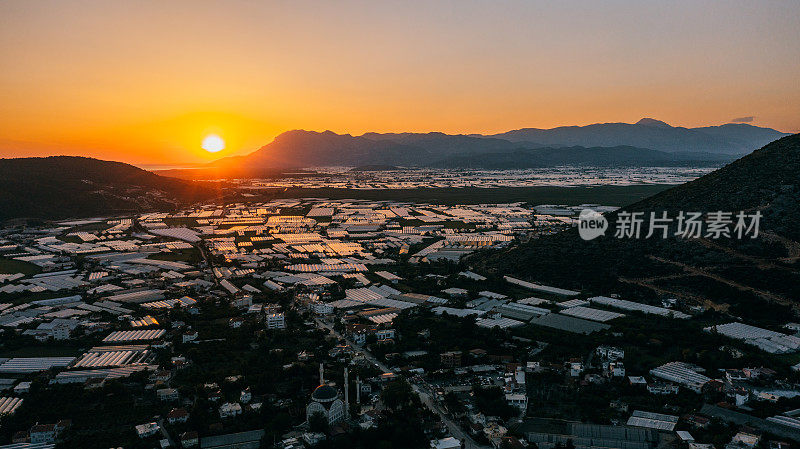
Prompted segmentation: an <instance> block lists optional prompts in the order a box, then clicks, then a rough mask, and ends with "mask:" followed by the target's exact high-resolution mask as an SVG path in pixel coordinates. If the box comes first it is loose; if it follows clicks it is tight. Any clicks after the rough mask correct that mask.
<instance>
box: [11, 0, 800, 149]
mask: <svg viewBox="0 0 800 449" xmlns="http://www.w3.org/2000/svg"><path fill="white" fill-rule="evenodd" d="M799 17H800V2H798V1H796V0H787V1H758V2H754V1H724V0H720V1H707V2H703V1H696V0H695V1H663V2H662V1H650V0H639V1H625V2H623V1H596V0H593V1H534V0H528V1H468V0H454V1H438V0H434V1H430V0H429V1H419V2H416V1H410V0H402V1H396V2H395V1H377V0H368V1H342V0H336V1H320V2H304V1H224V2H223V1H216V2H207V1H198V0H192V1H163V0H160V1H143V0H139V1H125V2H123V1H109V0H99V1H68V0H55V1H31V0H20V1H11V0H7V1H3V2H0V66H2V69H0V157H19V156H39V155H50V154H73V155H85V156H92V157H99V158H102V159H113V160H121V161H125V162H131V163H137V164H182V163H197V162H205V161H211V160H214V159H216V158H219V157H223V156H229V155H233V154H245V153H248V152H250V151H253V150H255V149H257V148H258V147H260V146H262V145H264V144H266V143H268V142H269V141H270V140H272V138H273V137H275V136H276V135H277V134H279V133H281V132H283V131H286V130H290V129H297V128H300V129H309V130H320V131H321V130H326V129H330V130H333V131H335V132H340V133H351V134H361V133H363V132H366V131H379V132H390V131H418V132H425V131H443V132H447V133H494V132H502V131H506V130H510V129H515V128H521V127H539V128H549V127H554V126H559V125H585V124H589V123H596V122H635V121H637V120H639V119H640V118H642V117H654V118H658V119H661V120H664V121H666V122H668V123H670V124H672V125H676V126H677V125H680V126H703V125H709V124H722V123H726V122H729V121H731V120H732V119H734V118H737V117H747V116H754V117H755V118H754V120H753V122H752V123H753V124H756V125H760V126H769V127H773V128H776V129H778V130H781V131H785V132H798V131H800V26H798V18H799ZM208 134H217V135H219V136H220V137H222V138H223V139H224V140H225V144H226V147H225V149H223V150H222V151H219V152H214V153H211V152H208V151H205V150H203V149H202V148H201V142H202V141H203V139H204V138H205V137H206V136H207V135H208Z"/></svg>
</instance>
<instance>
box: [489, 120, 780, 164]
mask: <svg viewBox="0 0 800 449" xmlns="http://www.w3.org/2000/svg"><path fill="white" fill-rule="evenodd" d="M788 135H789V134H787V133H782V132H780V131H777V130H774V129H771V128H761V127H758V126H753V125H748V124H744V123H729V124H725V125H720V126H704V127H699V128H684V127H675V126H670V125H669V124H667V123H665V122H662V121H660V120H655V119H651V118H643V119H641V120H639V121H638V122H636V123H634V124H629V123H596V124H593V125H586V126H560V127H557V128H552V129H538V128H523V129H517V130H513V131H508V132H504V133H500V134H494V135H490V136H487V137H491V138H496V139H505V140H508V141H511V142H538V143H540V144H541V145H564V146H584V147H607V146H617V145H628V146H634V147H641V148H648V149H651V150H658V151H666V152H670V153H673V152H678V151H686V152H708V153H721V154H731V155H743V154H746V153H747V152H749V151H751V150H752V149H753V148H759V147H761V146H764V145H766V144H767V143H769V142H772V141H773V140H776V139H780V138H781V137H784V136H788Z"/></svg>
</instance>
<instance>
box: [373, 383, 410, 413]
mask: <svg viewBox="0 0 800 449" xmlns="http://www.w3.org/2000/svg"><path fill="white" fill-rule="evenodd" d="M412 398H413V393H412V391H411V385H409V384H408V382H406V381H405V379H398V380H396V381H394V382H392V383H390V384H389V385H387V386H386V387H385V388H384V389H383V391H382V392H381V400H382V401H383V404H384V405H385V406H386V407H388V408H390V409H392V410H399V409H402V408H403V407H404V406H406V405H408V404H410V403H411V402H412V401H413V399H412Z"/></svg>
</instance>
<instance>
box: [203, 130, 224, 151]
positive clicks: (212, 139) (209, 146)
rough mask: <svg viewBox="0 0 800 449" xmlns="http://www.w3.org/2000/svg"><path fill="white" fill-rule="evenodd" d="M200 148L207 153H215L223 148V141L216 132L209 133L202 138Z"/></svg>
mask: <svg viewBox="0 0 800 449" xmlns="http://www.w3.org/2000/svg"><path fill="white" fill-rule="evenodd" d="M201 148H203V149H204V150H206V151H208V152H209V153H216V152H219V151H222V150H224V149H225V141H224V140H222V137H220V136H218V135H216V134H209V135H208V136H206V137H205V138H204V139H203V144H202V145H201Z"/></svg>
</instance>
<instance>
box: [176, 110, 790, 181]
mask: <svg viewBox="0 0 800 449" xmlns="http://www.w3.org/2000/svg"><path fill="white" fill-rule="evenodd" d="M785 135H787V134H785V133H781V132H779V131H776V130H774V129H770V128H761V127H756V126H752V125H748V124H727V125H722V126H707V127H701V128H684V127H673V126H670V125H668V124H666V123H664V122H662V121H658V120H654V119H648V118H645V119H642V120H640V121H639V122H637V123H634V124H627V123H599V124H593V125H588V126H564V127H559V128H553V129H536V128H525V129H519V130H514V131H508V132H505V133H501V134H495V135H489V136H486V135H478V134H473V135H450V134H444V133H439V132H432V133H366V134H363V135H360V136H353V135H350V134H336V133H334V132H332V131H324V132H316V131H305V130H293V131H288V132H285V133H283V134H281V135H279V136H277V137H276V138H275V139H274V140H273V141H272V142H270V143H269V144H267V145H264V146H263V147H261V148H260V149H258V150H256V151H254V152H253V153H250V154H248V155H246V156H240V157H230V158H224V159H220V160H218V161H216V162H214V163H212V164H209V165H208V166H206V167H204V169H205V170H212V171H215V170H216V171H215V173H219V172H220V171H240V172H241V171H242V170H245V171H247V172H248V173H249V172H258V171H261V170H275V169H286V168H300V167H315V166H333V165H336V166H364V165H399V166H427V167H449V168H461V167H469V168H510V167H514V166H515V164H514V161H518V162H519V163H521V164H522V166H523V167H546V166H553V165H565V164H571V165H597V164H616V165H652V164H662V163H663V164H689V163H695V162H712V163H718V162H720V161H731V160H733V159H735V158H736V157H737V156H739V155H743V154H745V153H747V152H748V151H750V150H752V149H753V148H758V147H760V146H763V145H765V144H766V143H768V142H771V141H773V140H775V139H778V138H780V137H783V136H785ZM532 150H536V151H532ZM503 161H506V162H503ZM516 166H519V165H516ZM173 174H177V175H180V173H173Z"/></svg>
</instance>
